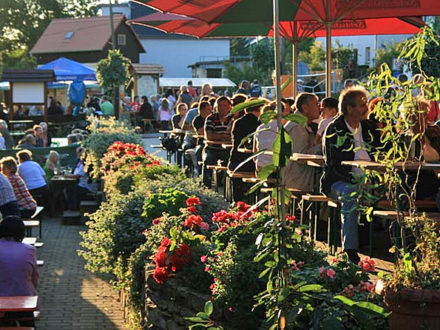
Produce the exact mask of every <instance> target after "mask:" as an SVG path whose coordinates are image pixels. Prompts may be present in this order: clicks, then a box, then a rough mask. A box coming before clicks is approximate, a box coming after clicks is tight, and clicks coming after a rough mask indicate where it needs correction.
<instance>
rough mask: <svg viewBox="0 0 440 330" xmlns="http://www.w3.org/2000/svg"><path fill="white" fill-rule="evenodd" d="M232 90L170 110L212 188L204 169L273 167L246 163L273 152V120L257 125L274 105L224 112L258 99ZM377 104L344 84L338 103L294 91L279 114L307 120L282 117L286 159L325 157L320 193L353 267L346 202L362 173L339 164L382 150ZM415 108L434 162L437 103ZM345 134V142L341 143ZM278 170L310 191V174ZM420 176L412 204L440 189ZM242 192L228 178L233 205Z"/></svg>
mask: <svg viewBox="0 0 440 330" xmlns="http://www.w3.org/2000/svg"><path fill="white" fill-rule="evenodd" d="M402 79H403V78H402ZM239 91H240V92H241V91H243V92H244V93H236V94H234V95H233V96H232V97H231V98H229V97H227V96H224V95H222V96H218V95H215V94H214V93H210V94H209V95H204V96H202V97H201V98H200V99H199V101H198V102H193V103H192V104H191V105H190V107H189V109H187V106H186V104H183V103H178V104H177V107H178V108H179V109H180V110H179V113H178V114H176V115H175V117H173V119H172V122H173V128H177V129H179V130H184V131H185V132H186V134H185V136H184V137H183V138H182V145H181V148H182V149H183V150H184V151H185V155H186V163H187V165H190V166H192V168H193V169H194V172H193V175H195V176H198V175H199V174H201V175H202V178H203V183H204V185H206V186H207V187H210V186H211V182H212V170H211V169H210V168H208V165H223V166H227V167H228V169H229V170H235V169H236V168H237V166H239V165H240V168H239V169H237V171H238V172H245V173H250V174H254V173H255V172H256V173H258V172H259V171H260V170H261V169H262V168H263V167H264V166H265V165H268V164H272V156H271V155H270V154H269V153H260V154H259V155H258V156H256V157H254V158H253V159H249V158H250V157H249V156H250V155H251V153H254V154H255V153H258V152H259V151H264V150H266V151H270V150H272V145H273V142H274V140H275V138H276V136H277V132H278V127H277V120H276V118H273V119H272V120H270V121H269V122H268V123H267V124H263V123H261V122H260V121H259V118H260V116H261V115H262V114H264V113H266V112H269V111H274V110H275V109H276V102H274V101H269V100H266V99H263V103H262V104H261V105H258V106H249V107H247V108H245V110H244V111H241V112H237V113H234V114H231V113H230V111H231V109H232V107H233V106H235V105H237V104H240V103H242V102H247V101H251V100H256V99H262V98H258V97H252V96H251V93H250V92H249V90H247V91H246V90H245V89H240V90H239ZM245 93H246V94H245ZM377 102H378V99H372V100H369V98H368V93H367V91H366V90H365V89H364V88H363V87H360V86H356V85H355V82H354V81H351V80H350V81H347V82H346V88H345V89H344V90H343V91H342V92H341V94H340V97H339V100H338V99H335V98H332V97H327V98H324V99H322V100H320V99H319V97H318V96H317V95H315V94H313V93H308V92H302V93H300V94H299V95H297V97H296V98H295V99H282V106H283V116H285V115H287V114H289V113H296V114H301V115H303V116H304V117H305V118H306V119H307V123H306V125H300V124H297V123H295V122H290V121H288V120H286V119H283V126H284V128H285V130H286V132H287V133H288V134H289V136H290V138H291V140H292V141H294V142H293V144H292V145H293V147H292V153H301V154H319V155H324V156H325V167H324V169H323V175H322V179H321V188H320V189H321V192H322V193H323V194H325V195H327V196H329V197H332V198H335V199H338V200H340V201H341V205H342V248H343V250H344V251H346V252H347V254H348V257H349V259H350V260H352V261H353V262H357V261H358V254H357V250H358V249H359V238H358V214H357V211H356V208H355V207H354V206H355V205H354V203H355V199H354V197H349V196H352V195H353V194H352V192H353V191H355V190H356V189H357V187H356V185H353V183H354V181H353V174H354V175H355V174H360V172H362V170H360V169H357V168H351V167H347V166H344V165H342V164H341V162H343V161H352V160H373V159H374V157H373V154H374V152H375V151H376V150H377V148H379V147H380V146H381V142H380V132H381V131H380V129H379V127H380V125H381V123H380V122H378V121H377V120H376V118H375V116H374V105H375V104H377ZM418 107H419V108H420V109H422V110H423V111H422V112H423V113H424V114H425V117H424V119H423V120H422V121H421V122H423V128H422V129H423V130H425V131H426V138H425V140H424V146H422V147H423V148H424V150H425V159H427V157H428V158H429V159H427V160H430V161H439V160H440V156H439V155H440V127H439V126H437V125H434V122H435V121H436V120H437V119H438V115H439V113H438V112H437V114H433V113H432V112H433V111H435V109H438V104H436V102H427V101H424V100H423V99H421V98H420V99H418ZM433 109H434V110H433ZM419 120H421V119H419ZM419 129H421V128H419ZM414 130H415V129H414ZM252 133H255V135H254V137H251V138H248V139H247V141H246V137H248V136H250V135H251V134H252ZM415 133H417V132H415ZM346 136H352V138H348V139H347V138H346ZM243 140H245V143H244V144H243ZM341 141H344V143H342V142H341ZM225 145H230V146H231V147H230V149H226V148H225ZM382 147H383V146H382ZM246 160H247V161H246ZM283 172H284V177H285V184H286V187H288V188H295V189H299V190H301V191H306V192H312V191H313V190H314V168H312V167H310V166H307V165H306V164H304V163H300V162H295V161H290V162H289V163H288V165H287V166H286V167H285V168H284V169H283ZM420 178H421V179H420ZM420 178H419V181H418V183H417V185H418V190H417V191H418V195H417V198H419V199H427V198H428V199H435V198H436V196H437V193H438V189H439V187H440V182H439V180H438V179H437V177H436V175H435V174H434V173H433V172H432V171H422V173H421V174H420ZM427 182H429V183H427ZM426 185H429V187H425V186H426ZM246 189H247V186H246V185H245V184H244V183H243V182H242V180H241V179H232V195H233V199H234V200H235V201H239V200H242V199H243V197H244V193H245V192H246Z"/></svg>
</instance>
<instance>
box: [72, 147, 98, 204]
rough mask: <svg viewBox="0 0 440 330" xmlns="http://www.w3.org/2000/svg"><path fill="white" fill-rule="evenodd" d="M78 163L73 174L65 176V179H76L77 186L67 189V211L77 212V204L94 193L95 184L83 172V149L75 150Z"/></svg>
mask: <svg viewBox="0 0 440 330" xmlns="http://www.w3.org/2000/svg"><path fill="white" fill-rule="evenodd" d="M76 154H77V156H78V159H79V160H78V163H77V164H76V167H75V169H74V170H73V174H67V175H65V177H66V178H75V179H78V184H77V185H74V186H69V187H67V204H68V208H69V210H72V211H74V210H78V208H79V204H80V203H81V201H82V200H84V199H85V198H86V196H87V194H88V193H95V192H96V184H95V183H91V182H90V179H89V177H88V175H87V173H86V171H85V170H84V159H85V149H84V148H83V147H78V148H76Z"/></svg>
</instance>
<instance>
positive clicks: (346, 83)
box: [344, 79, 355, 89]
mask: <svg viewBox="0 0 440 330" xmlns="http://www.w3.org/2000/svg"><path fill="white" fill-rule="evenodd" d="M354 85H355V84H354V80H353V79H345V81H344V89H347V88H350V87H353V86H354Z"/></svg>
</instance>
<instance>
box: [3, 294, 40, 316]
mask: <svg viewBox="0 0 440 330" xmlns="http://www.w3.org/2000/svg"><path fill="white" fill-rule="evenodd" d="M37 303H38V296H15V297H0V312H2V313H4V312H34V311H36V310H37Z"/></svg>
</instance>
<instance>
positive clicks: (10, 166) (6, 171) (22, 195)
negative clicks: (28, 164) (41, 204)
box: [0, 157, 37, 218]
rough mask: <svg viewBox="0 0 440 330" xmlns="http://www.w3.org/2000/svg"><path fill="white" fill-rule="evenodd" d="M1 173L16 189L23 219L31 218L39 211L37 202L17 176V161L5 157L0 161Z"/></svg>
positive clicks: (15, 192)
mask: <svg viewBox="0 0 440 330" xmlns="http://www.w3.org/2000/svg"><path fill="white" fill-rule="evenodd" d="M0 164H1V171H2V173H3V175H4V176H6V177H7V178H8V180H9V183H10V184H11V186H12V188H13V189H14V194H15V197H16V198H17V203H18V207H19V208H20V214H21V217H23V218H30V217H31V216H32V215H33V214H34V213H35V210H36V209H37V202H36V201H35V199H34V198H33V197H32V195H31V193H30V192H29V190H28V188H27V187H26V184H25V183H24V181H23V179H22V178H21V177H19V176H18V175H17V161H16V160H15V159H14V158H13V157H5V158H3V159H2V160H1V161H0Z"/></svg>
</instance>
